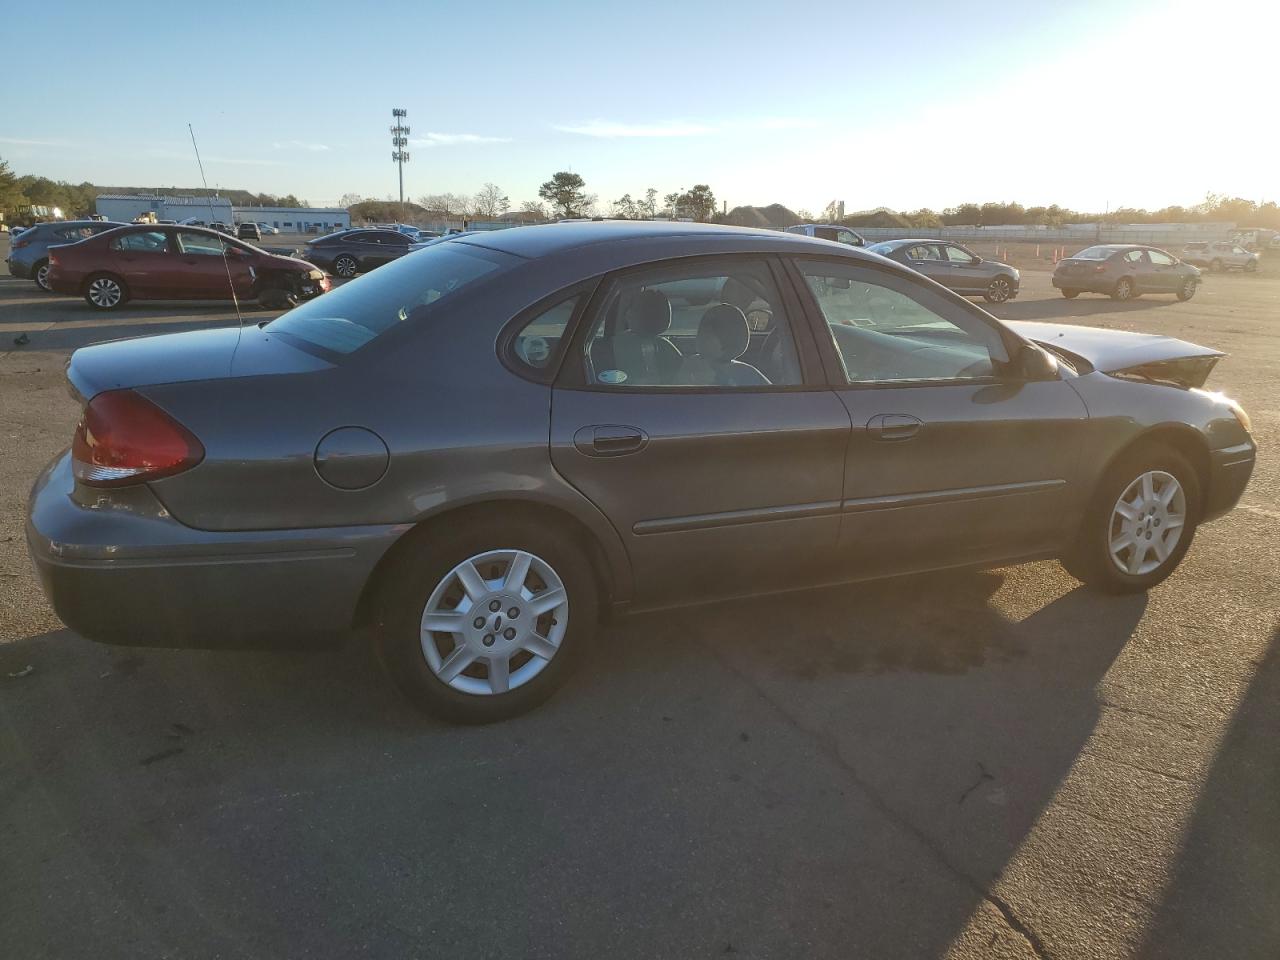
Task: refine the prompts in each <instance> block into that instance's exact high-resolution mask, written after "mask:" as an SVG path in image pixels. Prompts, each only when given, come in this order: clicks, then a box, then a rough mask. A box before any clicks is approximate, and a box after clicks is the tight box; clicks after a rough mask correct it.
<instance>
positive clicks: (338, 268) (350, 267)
mask: <svg viewBox="0 0 1280 960" xmlns="http://www.w3.org/2000/svg"><path fill="white" fill-rule="evenodd" d="M333 272H334V273H336V274H337V275H338V276H340V277H342V278H343V279H344V280H350V279H351V278H352V277H354V276H355V275H356V274H357V273H359V272H360V265H359V264H358V263H356V258H355V257H349V256H347V255H346V254H345V253H344V254H343V255H342V256H340V257H339V258H338V259H337V260H335V261H333Z"/></svg>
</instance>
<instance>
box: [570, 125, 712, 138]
mask: <svg viewBox="0 0 1280 960" xmlns="http://www.w3.org/2000/svg"><path fill="white" fill-rule="evenodd" d="M555 129H557V130H559V131H560V132H561V133H576V134H578V135H579V136H583V137H602V138H604V139H609V140H612V139H617V138H620V137H698V136H702V135H703V134H706V133H712V132H714V130H715V128H714V127H710V126H707V125H706V124H703V123H689V122H686V121H683V120H673V121H669V122H667V123H618V122H616V121H613V120H589V121H588V122H586V123H576V124H557V125H556V127H555Z"/></svg>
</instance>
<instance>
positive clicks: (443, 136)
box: [409, 132, 511, 147]
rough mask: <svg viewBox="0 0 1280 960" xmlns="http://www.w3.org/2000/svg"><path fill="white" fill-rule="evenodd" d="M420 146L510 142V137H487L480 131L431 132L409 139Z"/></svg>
mask: <svg viewBox="0 0 1280 960" xmlns="http://www.w3.org/2000/svg"><path fill="white" fill-rule="evenodd" d="M409 142H410V143H411V144H413V145H414V146H418V147H456V146H461V145H464V144H473V143H510V142H511V138H510V137H485V136H481V135H480V134H478V133H431V132H428V133H427V135H426V136H425V137H415V138H413V139H412V140H410V141H409Z"/></svg>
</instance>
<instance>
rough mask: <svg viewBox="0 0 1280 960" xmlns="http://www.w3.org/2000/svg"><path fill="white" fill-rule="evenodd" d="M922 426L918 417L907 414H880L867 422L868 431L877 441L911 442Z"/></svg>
mask: <svg viewBox="0 0 1280 960" xmlns="http://www.w3.org/2000/svg"><path fill="white" fill-rule="evenodd" d="M922 426H924V424H923V422H921V420H920V419H919V418H918V417H913V416H911V415H910V414H906V413H878V414H876V415H875V416H874V417H872V418H871V419H870V420H868V421H867V430H868V431H870V433H871V435H872V436H873V437H875V439H877V440H910V439H911V438H912V437H914V436H915V435H916V434H918V433H919V432H920V428H921V427H922Z"/></svg>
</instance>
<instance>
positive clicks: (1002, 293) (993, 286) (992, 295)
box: [982, 277, 1013, 303]
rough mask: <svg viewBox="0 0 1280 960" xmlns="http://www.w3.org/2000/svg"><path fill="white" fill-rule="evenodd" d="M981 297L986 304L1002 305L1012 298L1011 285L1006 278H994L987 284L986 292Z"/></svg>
mask: <svg viewBox="0 0 1280 960" xmlns="http://www.w3.org/2000/svg"><path fill="white" fill-rule="evenodd" d="M982 296H983V299H985V300H986V301H987V303H1004V302H1005V301H1006V300H1008V299H1009V298H1010V297H1011V296H1013V284H1012V283H1010V282H1009V278H1008V277H996V278H995V279H994V280H992V281H991V282H990V283H989V284H987V290H986V292H985V293H984V294H983V295H982Z"/></svg>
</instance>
